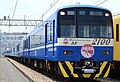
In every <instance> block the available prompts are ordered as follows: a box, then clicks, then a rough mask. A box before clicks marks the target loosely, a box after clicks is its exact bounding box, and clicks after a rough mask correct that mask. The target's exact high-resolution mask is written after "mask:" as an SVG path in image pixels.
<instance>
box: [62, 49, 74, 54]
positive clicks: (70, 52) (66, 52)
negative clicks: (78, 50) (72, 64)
mask: <svg viewBox="0 0 120 82" xmlns="http://www.w3.org/2000/svg"><path fill="white" fill-rule="evenodd" d="M72 53H73V51H72V50H64V51H63V54H72Z"/></svg>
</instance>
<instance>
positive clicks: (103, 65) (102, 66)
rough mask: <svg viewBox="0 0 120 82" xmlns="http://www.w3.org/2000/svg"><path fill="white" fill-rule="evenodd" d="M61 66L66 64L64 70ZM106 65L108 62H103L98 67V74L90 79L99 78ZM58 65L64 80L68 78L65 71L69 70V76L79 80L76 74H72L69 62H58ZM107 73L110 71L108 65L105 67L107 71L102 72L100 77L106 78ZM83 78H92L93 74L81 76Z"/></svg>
mask: <svg viewBox="0 0 120 82" xmlns="http://www.w3.org/2000/svg"><path fill="white" fill-rule="evenodd" d="M63 64H66V66H67V68H68V69H67V68H66V69H65V68H64V66H63ZM107 64H108V62H103V64H102V65H101V67H100V72H99V73H98V74H95V75H94V77H92V78H95V77H100V75H101V74H102V72H103V71H104V68H105V67H106V65H107ZM58 65H59V68H60V70H61V73H62V74H63V77H65V78H69V77H70V76H69V74H67V72H66V71H65V70H69V71H70V72H71V73H70V74H71V75H72V76H73V77H74V78H79V75H78V74H75V73H74V72H73V66H72V64H71V63H70V62H69V61H65V62H64V63H61V62H60V61H59V62H58ZM109 71H110V65H108V67H107V70H106V71H104V72H105V74H104V75H103V76H102V77H104V78H105V77H107V76H108V74H109ZM81 75H82V77H83V78H90V76H92V75H93V74H81Z"/></svg>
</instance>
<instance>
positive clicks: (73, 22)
mask: <svg viewBox="0 0 120 82" xmlns="http://www.w3.org/2000/svg"><path fill="white" fill-rule="evenodd" d="M59 22H60V25H59V27H60V29H59V37H67V38H69V37H79V38H95V37H96V38H113V33H112V31H113V28H112V16H111V13H110V12H109V11H106V10H102V9H93V8H80V9H79V8H76V9H74V8H73V9H63V10H61V11H60V15H59Z"/></svg>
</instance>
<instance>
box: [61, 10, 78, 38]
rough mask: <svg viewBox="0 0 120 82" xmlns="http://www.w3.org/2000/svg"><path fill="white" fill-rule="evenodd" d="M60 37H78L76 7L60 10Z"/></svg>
mask: <svg viewBox="0 0 120 82" xmlns="http://www.w3.org/2000/svg"><path fill="white" fill-rule="evenodd" d="M59 13H60V14H59V19H60V35H59V36H60V37H76V26H75V16H76V11H75V9H65V10H61V11H60V12H59Z"/></svg>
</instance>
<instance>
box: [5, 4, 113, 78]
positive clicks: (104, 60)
mask: <svg viewBox="0 0 120 82" xmlns="http://www.w3.org/2000/svg"><path fill="white" fill-rule="evenodd" d="M6 56H9V57H12V58H13V57H14V58H15V59H17V60H19V61H22V62H25V63H27V64H30V65H31V66H34V67H37V68H41V69H44V70H47V71H50V72H53V73H57V74H60V75H62V76H63V77H65V78H79V77H80V78H81V77H82V78H95V77H107V76H108V74H109V71H110V62H111V61H112V60H113V23H112V15H111V12H110V11H109V10H107V9H105V8H101V7H98V6H91V5H72V6H65V7H61V8H59V9H58V10H56V12H55V13H54V14H52V15H51V16H50V17H48V19H46V20H45V21H44V22H42V23H40V24H39V25H38V26H36V27H35V28H34V30H33V31H32V32H31V33H30V34H28V35H27V36H26V37H24V38H23V39H22V40H21V41H20V42H19V44H17V45H16V46H15V47H13V48H12V49H11V50H10V54H7V55H6Z"/></svg>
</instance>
